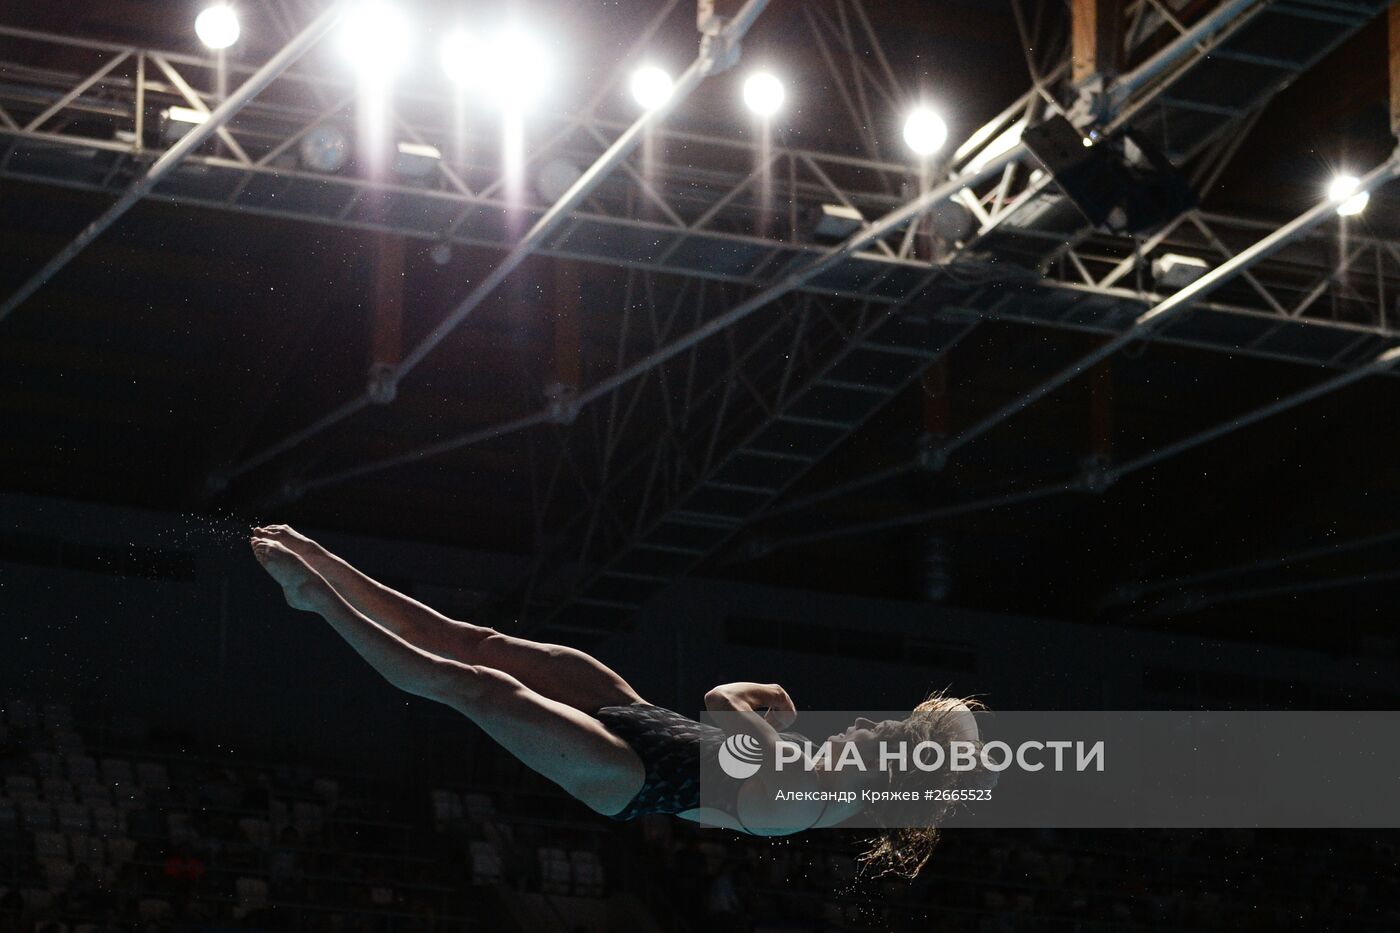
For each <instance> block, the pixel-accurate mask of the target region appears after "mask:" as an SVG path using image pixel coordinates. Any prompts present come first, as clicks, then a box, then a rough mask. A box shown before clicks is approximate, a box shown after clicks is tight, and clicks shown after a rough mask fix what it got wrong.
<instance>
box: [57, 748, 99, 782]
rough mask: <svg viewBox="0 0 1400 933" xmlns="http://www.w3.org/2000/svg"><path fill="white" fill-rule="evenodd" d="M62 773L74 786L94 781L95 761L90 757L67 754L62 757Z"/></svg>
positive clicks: (95, 774)
mask: <svg viewBox="0 0 1400 933" xmlns="http://www.w3.org/2000/svg"><path fill="white" fill-rule="evenodd" d="M63 772H64V773H65V774H67V775H68V780H70V781H72V782H73V783H74V784H86V783H88V782H89V781H96V780H97V779H98V776H97V760H96V759H95V758H93V757H92V756H91V755H80V754H71V753H70V754H67V755H64V756H63Z"/></svg>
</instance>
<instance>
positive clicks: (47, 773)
mask: <svg viewBox="0 0 1400 933" xmlns="http://www.w3.org/2000/svg"><path fill="white" fill-rule="evenodd" d="M29 758H30V760H31V761H33V762H34V768H35V770H37V771H38V772H39V777H41V778H46V777H61V776H62V775H61V773H60V772H62V770H63V765H62V763H61V762H60V761H59V759H58V756H57V755H55V754H54V753H53V752H48V751H43V750H42V749H41V750H39V751H35V752H31V753H30V755H29Z"/></svg>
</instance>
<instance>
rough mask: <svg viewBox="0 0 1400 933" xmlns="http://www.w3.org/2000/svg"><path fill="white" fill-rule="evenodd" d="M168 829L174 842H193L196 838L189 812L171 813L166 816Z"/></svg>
mask: <svg viewBox="0 0 1400 933" xmlns="http://www.w3.org/2000/svg"><path fill="white" fill-rule="evenodd" d="M165 826H166V831H167V832H169V833H170V841H171V842H174V843H183V842H192V841H194V838H195V831H194V825H193V824H192V823H191V822H190V815H189V814H188V813H170V814H167V815H166V817H165Z"/></svg>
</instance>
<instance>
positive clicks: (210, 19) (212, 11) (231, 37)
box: [194, 3, 241, 51]
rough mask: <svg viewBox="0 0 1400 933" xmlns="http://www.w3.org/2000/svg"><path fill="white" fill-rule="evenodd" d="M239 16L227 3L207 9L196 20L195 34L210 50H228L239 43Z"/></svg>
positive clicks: (217, 4)
mask: <svg viewBox="0 0 1400 933" xmlns="http://www.w3.org/2000/svg"><path fill="white" fill-rule="evenodd" d="M240 32H241V30H240V29H239V27H238V14H237V13H235V12H233V7H231V6H229V5H228V4H226V3H216V4H214V5H213V6H211V7H206V8H205V10H204V12H202V13H200V14H199V15H198V16H196V17H195V19H194V34H195V35H196V36H199V41H200V42H203V43H204V44H205V46H207V47H208V48H211V49H214V50H216V51H217V50H218V49H226V48H228V47H229V46H231V45H233V44H234V43H235V42H237V41H238V35H239V33H240Z"/></svg>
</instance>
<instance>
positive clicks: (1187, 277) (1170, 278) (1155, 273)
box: [1152, 253, 1210, 291]
mask: <svg viewBox="0 0 1400 933" xmlns="http://www.w3.org/2000/svg"><path fill="white" fill-rule="evenodd" d="M1209 271H1210V264H1209V263H1207V262H1206V261H1205V260H1204V259H1201V258H1200V257H1197V256H1183V255H1181V254H1180V253H1167V254H1166V255H1165V256H1161V257H1159V258H1157V259H1154V260H1152V278H1153V279H1155V280H1156V282H1157V284H1158V285H1160V286H1161V287H1162V288H1170V289H1172V290H1173V291H1176V290H1180V289H1183V288H1185V287H1186V286H1188V285H1190V284H1191V283H1192V282H1194V281H1196V280H1197V279H1199V278H1200V277H1201V276H1203V275H1205V274H1206V273H1207V272H1209Z"/></svg>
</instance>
